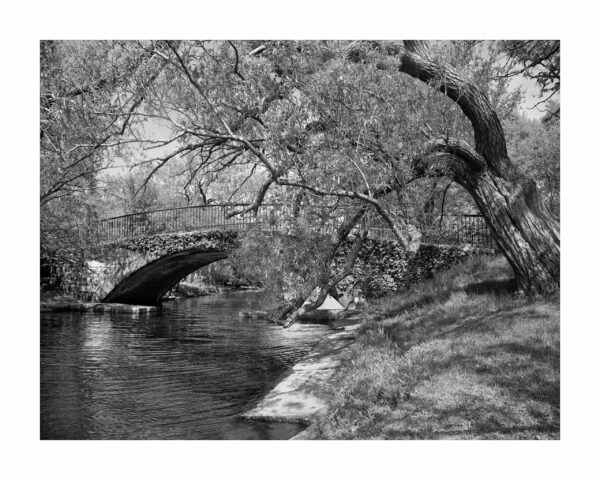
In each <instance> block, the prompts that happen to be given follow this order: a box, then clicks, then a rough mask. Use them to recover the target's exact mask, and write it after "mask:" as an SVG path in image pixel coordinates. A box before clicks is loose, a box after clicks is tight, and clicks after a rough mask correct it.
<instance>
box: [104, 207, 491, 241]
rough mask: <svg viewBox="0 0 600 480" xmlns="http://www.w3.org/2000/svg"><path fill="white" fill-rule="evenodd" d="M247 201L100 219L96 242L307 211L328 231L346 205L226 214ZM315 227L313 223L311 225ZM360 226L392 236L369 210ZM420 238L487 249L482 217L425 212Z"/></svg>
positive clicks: (229, 226)
mask: <svg viewBox="0 0 600 480" xmlns="http://www.w3.org/2000/svg"><path fill="white" fill-rule="evenodd" d="M247 206H248V205H247V204H211V205H195V206H189V207H176V208H167V209H161V210H151V211H147V212H140V213H132V214H129V215H121V216H119V217H112V218H107V219H104V220H101V221H100V222H99V224H98V240H99V241H100V242H102V243H113V242H118V241H119V240H123V239H126V238H136V237H141V236H147V235H155V234H159V233H174V232H195V231H204V230H234V231H238V232H239V231H245V230H247V229H248V228H251V227H256V226H264V227H265V228H276V227H277V225H278V224H279V225H281V224H282V223H283V222H286V221H289V220H290V219H292V218H294V217H302V216H306V215H310V216H311V217H312V218H313V219H314V220H318V219H319V218H320V219H322V220H323V225H322V226H323V230H324V231H333V229H334V228H335V226H337V225H339V224H340V223H341V222H342V221H343V219H344V215H345V214H347V213H348V210H347V209H344V208H339V207H338V208H335V207H325V206H309V207H305V206H303V207H302V210H299V211H295V210H294V206H293V205H291V204H284V203H266V204H263V205H261V206H260V207H259V208H258V209H257V211H256V212H254V211H251V212H246V213H243V214H240V215H234V216H230V215H231V214H232V213H233V212H235V211H238V210H241V209H242V208H243V207H247ZM313 225H316V224H313ZM365 228H367V229H368V231H369V236H370V237H372V238H378V239H383V240H395V237H394V234H393V233H392V230H391V228H390V227H389V225H387V224H386V223H385V222H384V221H383V220H382V219H381V218H379V217H378V216H377V215H375V214H373V213H369V214H368V215H367V217H366V222H365ZM417 228H419V230H420V231H421V234H422V242H423V243H429V244H452V245H473V246H477V247H484V248H492V247H493V242H492V238H491V235H490V231H489V229H488V227H487V225H486V223H485V221H484V219H483V217H482V216H481V215H444V216H432V215H424V216H422V217H421V219H420V221H418V222H417Z"/></svg>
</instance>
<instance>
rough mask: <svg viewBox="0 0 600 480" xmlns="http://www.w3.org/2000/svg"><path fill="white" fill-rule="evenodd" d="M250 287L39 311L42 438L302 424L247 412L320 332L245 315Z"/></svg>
mask: <svg viewBox="0 0 600 480" xmlns="http://www.w3.org/2000/svg"><path fill="white" fill-rule="evenodd" d="M249 309H260V306H259V304H258V303H257V298H256V295H255V294H253V293H252V292H240V293H229V294H222V295H218V296H212V297H199V298H194V299H186V300H181V301H177V302H172V303H169V304H167V305H165V308H164V309H163V311H162V312H161V313H159V314H157V315H152V316H146V317H144V316H140V317H137V318H135V317H130V316H112V317H111V316H109V315H104V314H91V313H85V314H81V313H43V314H42V317H41V346H40V364H41V365H40V372H41V385H40V397H41V398H40V400H41V425H40V428H41V438H43V439H272V438H289V437H291V436H293V435H295V434H296V433H298V432H299V431H300V430H301V429H302V427H300V426H298V425H295V424H280V423H274V424H269V423H263V422H256V421H250V420H246V419H242V418H240V417H239V414H240V413H242V412H244V411H245V410H247V409H248V408H249V407H250V406H252V405H253V404H254V403H256V401H258V399H259V398H260V397H261V396H262V395H264V394H265V393H266V392H267V391H268V390H269V389H270V388H271V387H272V386H273V385H274V384H275V382H276V381H277V380H278V379H279V378H280V377H281V376H282V374H283V373H284V372H285V371H286V370H287V369H288V368H289V367H290V366H292V365H293V364H294V363H296V362H297V361H298V360H299V359H300V358H301V357H302V356H303V355H305V354H306V352H307V351H308V350H309V349H310V348H311V347H312V346H313V345H314V344H315V343H316V342H317V341H318V340H319V339H320V338H321V337H322V336H323V334H324V333H325V332H326V327H324V326H319V325H308V324H297V325H294V326H293V327H292V328H290V329H282V328H281V327H278V326H276V325H273V324H271V323H267V322H260V321H257V322H248V321H240V320H239V317H238V312H239V311H241V310H249Z"/></svg>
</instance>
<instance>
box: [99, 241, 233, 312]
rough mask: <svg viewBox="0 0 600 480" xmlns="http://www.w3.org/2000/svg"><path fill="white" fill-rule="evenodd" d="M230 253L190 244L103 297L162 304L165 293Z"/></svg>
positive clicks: (152, 262)
mask: <svg viewBox="0 0 600 480" xmlns="http://www.w3.org/2000/svg"><path fill="white" fill-rule="evenodd" d="M228 256H229V252H228V251H222V250H214V249H209V250H207V249H205V248H190V249H186V250H181V251H179V252H174V253H170V254H167V255H164V256H162V257H160V258H157V259H156V260H153V261H151V262H149V263H148V264H146V265H144V266H143V267H141V268H139V269H137V270H135V271H134V272H132V273H131V274H130V275H129V276H127V277H125V278H124V279H123V280H121V281H120V282H119V283H118V284H117V285H116V286H115V287H114V288H113V289H112V290H111V291H110V292H109V293H108V295H107V296H106V297H105V298H104V300H102V301H103V302H104V303H126V304H130V305H159V304H160V299H161V297H162V296H163V295H164V294H165V293H166V292H167V291H168V290H169V289H170V288H171V287H173V286H175V285H176V284H177V282H179V281H180V280H181V279H182V278H184V277H186V276H187V275H189V274H190V273H193V272H194V271H196V270H198V269H199V268H202V267H204V266H206V265H209V264H211V263H213V262H216V261H218V260H224V259H225V258H227V257H228Z"/></svg>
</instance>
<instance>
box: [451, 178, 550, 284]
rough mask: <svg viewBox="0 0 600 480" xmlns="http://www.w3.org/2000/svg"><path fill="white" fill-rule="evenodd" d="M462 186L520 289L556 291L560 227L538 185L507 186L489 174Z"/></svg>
mask: <svg viewBox="0 0 600 480" xmlns="http://www.w3.org/2000/svg"><path fill="white" fill-rule="evenodd" d="M463 182H464V183H463ZM463 182H461V183H463V186H464V187H465V188H466V189H467V191H468V192H469V193H470V194H471V196H472V197H473V199H474V200H475V202H476V204H477V206H478V207H479V210H480V212H481V214H482V215H483V216H484V218H485V220H486V222H487V224H488V226H489V227H490V230H491V232H492V235H493V237H494V239H495V240H496V242H497V244H498V247H499V248H500V249H501V250H502V252H503V253H504V255H505V256H506V258H507V260H508V261H509V263H510V264H511V266H512V268H513V270H514V272H515V276H516V279H517V282H518V284H519V286H520V287H521V288H522V289H523V290H524V291H525V292H526V293H532V294H545V293H552V292H554V291H556V290H557V289H558V288H559V285H560V239H559V224H558V221H557V220H556V219H555V218H554V216H553V215H552V214H551V212H550V211H549V209H548V208H547V206H546V205H545V204H544V202H543V201H542V198H541V196H540V194H539V192H538V190H537V187H536V185H535V182H533V181H532V180H528V179H522V180H520V181H513V182H507V181H506V180H503V179H501V178H498V177H497V176H495V175H494V174H492V173H491V172H489V171H485V172H483V173H482V174H480V175H478V176H475V177H471V178H470V179H468V181H464V179H463Z"/></svg>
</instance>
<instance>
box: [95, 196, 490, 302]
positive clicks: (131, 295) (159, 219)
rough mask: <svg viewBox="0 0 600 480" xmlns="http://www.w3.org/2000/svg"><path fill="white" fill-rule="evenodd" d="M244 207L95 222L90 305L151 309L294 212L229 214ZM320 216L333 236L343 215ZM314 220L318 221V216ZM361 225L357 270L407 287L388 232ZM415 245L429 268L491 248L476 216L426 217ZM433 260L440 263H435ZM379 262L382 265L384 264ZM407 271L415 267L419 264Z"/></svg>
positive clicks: (273, 209)
mask: <svg viewBox="0 0 600 480" xmlns="http://www.w3.org/2000/svg"><path fill="white" fill-rule="evenodd" d="M244 206H245V205H239V204H236V205H231V204H227V205H215V204H211V205H202V206H192V207H181V208H171V209H163V210H154V211H148V212H142V213H135V214H131V215H123V216H119V217H113V218H108V219H104V220H101V221H100V222H99V224H98V230H97V240H98V242H99V243H100V244H102V245H103V251H104V252H105V255H104V258H103V260H104V261H105V262H106V263H105V265H109V266H108V267H106V268H105V269H104V270H103V272H102V274H101V275H100V276H99V277H101V278H96V279H95V280H94V283H95V284H96V285H95V292H96V293H95V297H96V299H98V300H102V302H105V303H125V304H132V305H158V304H159V303H160V300H161V297H162V296H163V295H164V294H165V293H166V292H167V291H168V290H169V289H170V288H172V287H173V286H174V285H175V284H177V283H178V282H179V281H180V280H181V279H183V278H184V277H186V276H187V275H189V274H190V273H193V272H194V271H196V270H198V269H199V268H201V267H203V266H205V265H208V264H210V263H213V262H216V261H219V260H223V259H225V258H227V257H228V256H229V255H230V253H231V252H232V251H233V250H234V249H235V248H236V247H237V245H239V238H240V235H241V234H243V232H246V231H247V230H248V229H249V228H257V227H258V228H261V229H278V228H280V227H281V226H282V224H284V223H285V222H286V221H288V220H289V219H290V218H292V217H293V216H294V215H295V214H297V212H294V209H293V207H292V205H288V204H264V205H262V206H261V207H260V208H259V209H258V210H257V211H256V212H248V213H244V214H241V215H233V216H232V215H231V214H232V213H235V211H236V210H239V209H240V208H242V207H244ZM319 209H320V210H324V209H325V207H319ZM304 212H306V209H304ZM325 213H327V215H326V218H327V219H328V222H329V223H328V224H323V228H324V229H325V230H326V231H327V229H328V228H329V229H330V231H331V232H333V231H334V229H335V227H336V225H335V224H336V223H339V222H341V221H342V220H343V211H341V213H340V211H337V214H334V215H331V211H326V212H325ZM312 214H313V215H315V212H312ZM314 218H318V213H317V216H315V217H314ZM323 218H325V217H323ZM366 227H367V228H368V230H369V237H368V240H367V242H365V247H364V249H365V252H364V254H362V252H361V257H362V259H359V262H358V264H359V268H363V269H368V268H371V269H372V270H373V269H376V270H378V271H381V274H382V275H386V276H387V277H386V278H388V277H389V278H392V279H394V278H395V277H396V280H395V285H398V284H402V282H407V281H413V280H414V278H413V277H414V275H411V274H410V270H411V267H410V265H404V267H405V268H404V269H403V268H400V267H399V265H401V264H402V258H403V256H404V252H403V251H402V248H401V247H400V245H399V244H398V243H397V242H395V240H394V236H393V234H392V232H391V230H390V229H389V228H387V226H385V225H383V224H382V223H381V222H380V221H378V219H375V218H368V220H367V225H366ZM423 241H424V244H425V245H424V247H423V248H422V249H421V250H423V252H424V255H425V256H426V257H431V256H432V253H433V256H435V257H436V258H435V259H433V260H431V259H429V260H427V261H426V262H425V263H427V262H429V263H431V264H432V265H431V268H435V266H436V265H438V264H439V263H440V261H441V262H442V263H444V262H450V261H453V260H455V259H456V258H458V257H460V256H462V255H463V254H464V252H466V251H467V250H465V249H464V248H463V247H464V246H465V245H469V246H472V247H484V248H486V247H487V248H489V247H491V239H490V235H489V231H488V230H487V226H486V225H485V222H484V221H483V219H482V218H481V217H480V216H476V215H463V216H460V217H456V216H454V217H450V216H447V217H445V218H442V219H434V221H432V222H430V228H428V229H423ZM442 245H443V246H442ZM382 249H385V250H386V252H387V253H386V255H387V256H388V257H389V255H390V254H391V255H392V257H395V258H396V260H397V261H395V262H391V263H392V264H393V270H390V268H392V267H390V265H387V264H385V265H384V264H379V265H378V258H377V257H378V256H379V257H381V255H382V252H383V251H384V250H382ZM432 249H433V250H432ZM390 250H392V252H391V253H390ZM420 253H421V252H420ZM440 255H441V257H443V258H442V260H440V259H439V258H437V257H440ZM421 256H422V257H423V255H421ZM417 257H419V255H417ZM387 260H389V258H388V259H387ZM387 260H386V263H390V262H388V261H387ZM361 262H362V267H361V266H360V265H361ZM380 263H381V262H380ZM415 268H416V270H418V271H421V270H422V269H423V268H422V265H421V266H419V265H417V266H416V267H415ZM428 268H429V267H427V268H425V270H427V269H428ZM386 269H387V270H390V271H389V272H387V271H386ZM413 270H415V269H413ZM413 274H414V272H413ZM389 278H388V283H389Z"/></svg>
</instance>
